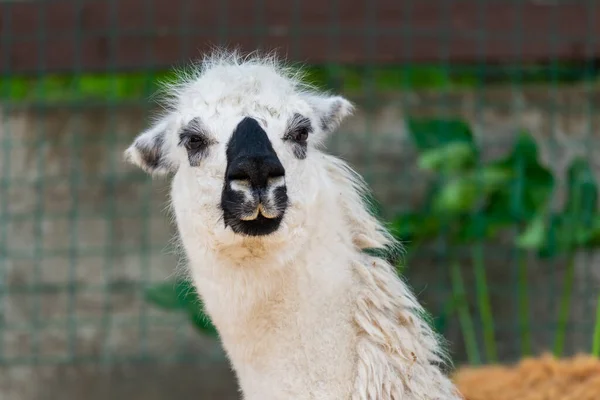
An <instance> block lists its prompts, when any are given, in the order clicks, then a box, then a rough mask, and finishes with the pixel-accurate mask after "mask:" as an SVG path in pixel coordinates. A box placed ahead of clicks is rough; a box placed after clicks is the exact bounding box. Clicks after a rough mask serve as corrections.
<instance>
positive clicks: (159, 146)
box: [124, 116, 177, 175]
mask: <svg viewBox="0 0 600 400" xmlns="http://www.w3.org/2000/svg"><path fill="white" fill-rule="evenodd" d="M174 122H175V121H174V118H172V116H166V117H163V118H162V119H160V120H159V121H158V122H156V123H155V124H154V125H153V126H151V127H150V128H148V129H146V130H145V131H143V132H142V133H140V134H139V135H138V136H137V137H136V138H135V139H134V141H133V143H131V145H130V146H129V147H128V148H127V150H125V154H124V155H125V161H127V162H129V163H131V164H133V165H136V166H138V167H140V168H141V169H143V170H144V171H145V172H147V173H149V174H151V175H165V174H168V173H170V172H175V171H176V170H177V165H176V162H175V160H174V157H173V152H172V150H174V149H173V146H171V141H170V140H169V139H170V137H171V136H173V135H169V132H171V131H172V130H173V129H174V125H175V124H174Z"/></svg>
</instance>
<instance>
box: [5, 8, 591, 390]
mask: <svg viewBox="0 0 600 400" xmlns="http://www.w3.org/2000/svg"><path fill="white" fill-rule="evenodd" d="M214 45H222V46H229V47H239V48H241V49H242V50H244V51H252V50H256V49H262V50H277V51H278V53H279V54H280V55H282V56H284V57H287V58H288V59H289V60H291V61H293V62H296V63H302V64H303V65H304V66H305V67H306V68H307V70H308V72H309V74H308V79H309V80H310V81H312V82H313V83H314V84H316V85H318V86H320V87H322V88H323V89H327V90H334V91H337V92H340V93H342V94H343V95H345V96H347V97H348V98H349V99H351V100H352V101H354V102H355V103H356V104H357V106H358V111H357V112H356V114H355V115H354V116H353V117H351V118H349V119H348V120H347V121H346V122H345V123H344V125H343V126H342V127H341V129H340V131H339V132H338V133H337V135H335V136H334V137H332V139H331V141H330V142H329V143H328V150H329V151H330V152H331V153H333V154H335V155H338V156H340V157H343V158H344V159H346V160H347V161H349V162H350V163H351V164H352V165H353V166H354V167H355V168H356V169H357V170H358V171H359V172H360V173H361V174H363V176H364V177H365V178H366V180H367V181H368V183H369V184H370V185H371V187H372V189H373V191H374V197H375V199H376V200H377V202H378V207H377V210H376V212H378V213H379V214H380V215H381V217H382V218H384V219H385V220H386V221H387V222H388V223H389V224H390V227H391V228H392V229H393V230H394V233H395V234H396V235H397V236H398V237H399V238H400V239H401V240H403V241H404V243H405V246H406V254H405V256H404V258H403V259H402V260H399V261H398V269H399V272H400V273H402V274H403V275H405V276H406V277H407V279H408V281H409V283H410V285H411V286H412V287H413V289H414V290H415V291H416V292H417V293H418V295H419V299H420V300H421V301H422V302H423V304H424V305H425V307H426V308H427V309H428V311H429V312H431V314H432V315H433V317H434V318H433V321H432V323H433V324H434V325H435V329H436V330H437V331H438V332H440V333H441V334H443V335H444V336H445V337H446V338H447V339H448V341H449V346H450V351H451V354H452V358H453V359H454V361H455V363H456V365H457V366H461V365H478V364H489V363H497V362H501V363H510V362H514V361H517V360H519V359H521V358H522V357H526V356H529V355H538V354H542V353H545V352H551V353H553V354H555V355H557V356H559V357H567V356H570V355H573V354H577V353H587V354H589V353H593V354H596V355H597V354H598V352H599V351H600V307H599V295H600V269H599V263H600V258H599V254H598V246H599V245H600V215H599V214H598V207H597V182H598V181H597V180H598V172H599V169H600V156H599V153H600V146H599V145H598V139H599V138H598V129H599V127H600V125H599V124H600V114H599V113H598V110H599V105H600V91H599V88H600V76H599V72H600V71H599V68H600V4H599V3H598V2H597V1H595V0H554V1H552V0H545V1H542V0H537V1H534V0H530V1H528V0H514V1H509V0H456V1H451V0H436V1H434V0H412V1H410V0H403V1H399V0H368V1H363V0H360V1H359V0H346V1H342V0H329V1H317V0H288V1H281V0H279V1H272V0H253V1H248V0H221V2H219V1H212V2H208V1H204V2H200V1H193V0H187V1H186V0H146V1H145V0H79V1H67V0H53V1H50V0H48V1H41V0H20V1H17V0H8V1H7V0H0V398H1V399H9V400H12V399H15V400H29V399H64V400H71V399H81V398H86V399H108V398H111V399H129V400H131V399H142V398H143V399H145V400H153V399H167V398H185V399H188V398H190V399H191V398H195V399H226V400H228V399H237V398H238V395H237V386H236V383H235V380H234V377H233V375H232V373H231V371H230V368H229V366H228V364H227V361H226V359H225V357H224V354H223V352H222V349H221V347H220V345H219V342H218V340H217V339H216V338H215V335H214V331H213V329H212V326H211V325H210V322H209V321H207V320H206V319H205V318H203V316H202V313H201V310H200V309H199V307H197V306H198V304H197V302H196V300H197V299H196V298H195V297H194V294H193V292H190V291H189V287H187V286H186V284H185V283H182V282H178V281H176V280H175V275H174V274H175V271H176V268H177V267H178V263H179V260H178V258H177V257H176V256H175V255H174V249H173V248H172V246H171V238H172V236H173V234H174V232H175V231H174V227H173V226H172V225H171V224H170V222H169V220H168V217H167V215H166V213H165V212H164V208H165V207H166V199H167V197H166V195H167V191H168V181H167V180H166V179H158V180H154V181H152V180H151V179H150V178H149V177H148V176H146V175H144V174H143V173H142V172H141V171H139V170H137V169H134V168H132V167H130V166H127V165H125V164H124V162H123V161H122V152H123V150H124V148H125V147H126V146H127V145H128V144H129V143H130V141H131V140H132V139H133V137H134V136H135V135H136V134H137V133H139V132H140V131H141V130H142V129H143V128H144V127H146V126H147V124H148V122H149V116H150V115H151V113H152V112H153V111H154V110H156V107H157V106H156V104H155V102H154V97H153V96H154V95H155V93H156V91H157V89H158V88H159V84H160V82H164V81H167V82H168V81H169V80H171V79H173V77H174V75H173V73H172V68H174V67H179V66H184V65H187V64H188V63H189V62H191V61H193V60H197V59H198V58H200V56H201V54H202V53H203V52H204V51H207V50H209V49H210V48H211V47H212V46H214Z"/></svg>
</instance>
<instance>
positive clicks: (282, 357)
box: [125, 51, 461, 400]
mask: <svg viewBox="0 0 600 400" xmlns="http://www.w3.org/2000/svg"><path fill="white" fill-rule="evenodd" d="M298 71H299V70H296V69H292V68H290V67H287V66H286V65H284V63H282V62H280V61H278V60H277V59H276V58H275V57H273V56H259V55H256V54H254V55H250V56H247V57H243V56H241V55H240V54H238V53H237V52H231V53H229V52H225V51H218V52H216V53H215V54H211V55H209V56H207V57H206V58H205V59H204V60H203V61H202V62H201V63H200V64H199V65H195V66H193V67H192V69H191V71H188V72H185V73H184V74H182V76H183V78H182V79H181V82H179V83H177V84H175V85H171V86H168V87H166V93H165V99H166V102H165V107H164V108H165V112H164V114H163V115H161V116H159V118H158V119H157V120H156V121H155V123H154V124H153V125H152V126H151V127H149V128H148V129H147V130H146V131H144V132H141V133H140V134H139V135H138V136H137V137H136V139H135V140H134V141H133V143H132V144H131V146H130V147H129V148H128V149H127V150H126V152H125V154H126V157H127V159H128V160H129V161H130V162H131V163H132V164H135V165H137V166H139V167H140V168H142V169H143V170H144V171H146V172H148V173H150V174H152V175H164V174H171V175H173V176H174V177H173V181H172V187H171V209H172V211H173V213H174V216H175V222H176V224H177V228H178V236H179V241H180V242H181V244H182V248H183V249H184V251H185V256H186V259H187V264H188V273H189V277H190V279H191V280H192V282H193V283H194V286H195V288H196V290H197V291H198V294H199V296H200V297H201V298H202V300H203V303H204V305H205V309H206V311H207V313H208V314H209V316H210V317H211V319H212V321H213V323H214V325H215V326H216V328H217V330H218V331H219V336H220V338H221V341H222V344H223V347H224V349H225V350H226V352H227V354H228V357H229V360H230V361H231V364H232V366H233V369H234V371H235V373H236V376H237V378H238V381H239V384H240V387H241V391H242V393H243V397H244V399H246V400H259V399H260V400H270V399H296V400H304V399H306V400H315V399H331V400H334V399H335V400H340V399H352V400H355V399H356V400H359V399H361V400H362V399H366V400H399V399H403V400H427V399H431V400H433V399H437V400H440V399H450V400H454V399H460V398H461V396H460V394H459V393H458V392H457V390H456V389H455V387H454V385H453V384H452V382H451V381H450V379H449V378H448V377H447V376H446V375H445V374H444V373H443V371H442V368H443V367H444V364H447V361H448V360H447V357H446V353H445V352H444V349H443V346H442V344H443V343H442V341H441V338H439V337H438V336H437V335H436V334H435V333H434V332H433V331H432V329H431V328H430V327H429V325H428V324H427V322H426V319H425V317H424V316H425V312H424V310H423V308H422V307H421V306H420V305H419V303H418V302H417V300H416V298H415V296H414V294H413V293H412V292H411V290H410V289H409V288H408V286H407V285H406V284H405V283H404V282H403V281H402V280H401V279H400V277H398V276H397V274H396V272H395V269H394V267H393V266H392V265H390V264H389V263H388V262H387V261H385V260H383V259H380V258H377V257H375V256H371V255H369V254H366V253H365V251H364V250H365V249H383V250H388V251H389V250H392V251H397V250H398V249H399V248H400V245H399V244H398V243H397V242H396V241H395V240H394V238H393V237H392V235H390V233H389V232H388V231H387V230H386V229H385V227H384V226H383V224H382V223H381V222H379V221H378V220H377V219H376V218H375V217H374V216H373V215H372V214H371V213H370V212H369V209H368V207H367V205H366V204H365V202H364V198H365V195H366V194H367V193H368V189H367V186H366V185H365V182H364V181H363V180H362V178H361V177H360V176H359V175H358V174H357V173H356V172H354V171H353V170H352V168H351V167H350V166H348V165H347V164H346V163H345V162H343V161H342V160H340V159H338V158H336V157H334V156H332V155H329V154H326V153H325V152H324V151H323V150H322V144H323V143H324V141H325V140H326V138H327V137H328V136H329V135H330V134H333V132H335V131H336V130H337V128H338V127H339V125H340V124H341V123H342V121H343V120H344V119H345V118H346V117H348V116H349V115H351V113H352V111H353V108H354V106H353V105H352V104H351V103H350V101H348V100H346V99H345V98H343V97H341V96H336V95H330V94H326V93H321V92H319V91H317V90H316V89H314V88H312V87H310V86H308V85H306V84H305V83H303V81H302V75H301V73H300V72H298Z"/></svg>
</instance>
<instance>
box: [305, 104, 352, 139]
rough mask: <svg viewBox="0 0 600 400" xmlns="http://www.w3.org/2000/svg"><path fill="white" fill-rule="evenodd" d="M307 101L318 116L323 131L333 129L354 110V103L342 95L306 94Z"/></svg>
mask: <svg viewBox="0 0 600 400" xmlns="http://www.w3.org/2000/svg"><path fill="white" fill-rule="evenodd" d="M307 102H308V103H309V104H310V106H311V107H312V108H313V110H315V112H316V114H317V115H318V118H319V128H320V129H321V130H322V131H323V132H325V133H332V132H333V131H335V130H336V129H337V128H338V127H339V126H340V124H341V123H342V121H343V120H344V119H345V118H346V117H347V116H349V115H351V114H352V112H353V111H354V105H353V104H352V103H351V102H350V101H348V100H347V99H345V98H344V97H342V96H317V95H309V96H307Z"/></svg>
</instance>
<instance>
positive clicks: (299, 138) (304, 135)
mask: <svg viewBox="0 0 600 400" xmlns="http://www.w3.org/2000/svg"><path fill="white" fill-rule="evenodd" d="M292 138H293V139H294V141H295V142H298V143H304V142H306V140H307V139H308V129H306V128H300V129H298V130H297V131H296V132H294V134H293V135H292Z"/></svg>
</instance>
